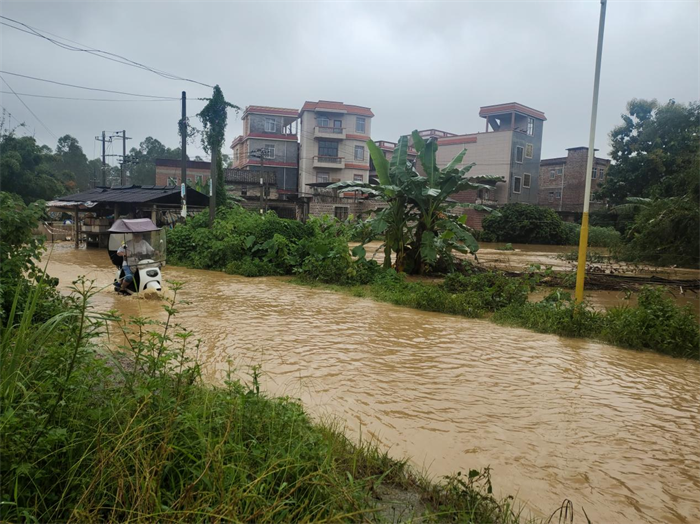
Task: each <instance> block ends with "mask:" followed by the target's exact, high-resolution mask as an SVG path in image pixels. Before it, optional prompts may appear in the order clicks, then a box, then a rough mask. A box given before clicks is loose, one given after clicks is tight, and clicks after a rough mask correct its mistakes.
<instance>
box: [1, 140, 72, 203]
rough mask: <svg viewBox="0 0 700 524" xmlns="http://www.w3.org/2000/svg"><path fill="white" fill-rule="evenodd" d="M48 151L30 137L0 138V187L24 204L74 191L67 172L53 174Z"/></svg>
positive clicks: (47, 148) (54, 170)
mask: <svg viewBox="0 0 700 524" xmlns="http://www.w3.org/2000/svg"><path fill="white" fill-rule="evenodd" d="M54 164H55V157H54V155H53V154H52V152H51V148H49V147H47V146H39V144H37V142H36V140H35V139H34V137H30V136H24V137H16V136H15V135H14V134H13V133H11V132H10V133H7V134H4V135H0V187H2V190H3V191H7V192H9V193H14V194H16V195H19V196H20V197H21V198H22V200H24V202H25V203H30V202H34V201H35V200H51V199H53V198H55V197H57V196H59V195H62V194H65V193H67V192H69V191H70V190H71V189H73V188H74V185H75V184H74V182H73V179H72V178H71V175H70V172H60V174H56V168H55V165H54Z"/></svg>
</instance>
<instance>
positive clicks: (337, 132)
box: [314, 126, 345, 140]
mask: <svg viewBox="0 0 700 524" xmlns="http://www.w3.org/2000/svg"><path fill="white" fill-rule="evenodd" d="M314 138H334V139H336V140H344V139H345V128H344V127H329V126H316V127H314Z"/></svg>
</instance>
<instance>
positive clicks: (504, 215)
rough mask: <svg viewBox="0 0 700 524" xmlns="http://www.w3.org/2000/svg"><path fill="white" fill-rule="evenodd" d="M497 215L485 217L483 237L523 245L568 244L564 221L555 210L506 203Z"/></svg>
mask: <svg viewBox="0 0 700 524" xmlns="http://www.w3.org/2000/svg"><path fill="white" fill-rule="evenodd" d="M499 211H500V213H499V214H498V215H495V214H493V215H490V216H487V217H486V218H484V221H483V227H484V237H486V238H487V239H488V240H493V241H495V242H517V243H521V244H559V245H564V244H568V243H569V238H568V237H569V235H568V233H567V230H566V227H565V226H564V222H563V221H562V219H561V218H559V215H557V214H556V212H555V211H554V210H552V209H549V208H546V207H539V206H532V205H529V204H507V205H505V206H503V207H502V208H500V209H499Z"/></svg>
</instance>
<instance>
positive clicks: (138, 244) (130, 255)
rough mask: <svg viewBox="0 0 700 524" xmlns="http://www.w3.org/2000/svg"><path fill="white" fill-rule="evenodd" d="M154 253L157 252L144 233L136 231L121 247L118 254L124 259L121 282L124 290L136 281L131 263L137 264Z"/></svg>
mask: <svg viewBox="0 0 700 524" xmlns="http://www.w3.org/2000/svg"><path fill="white" fill-rule="evenodd" d="M153 253H155V250H154V249H153V248H152V247H151V245H150V244H149V243H148V242H146V241H145V240H144V239H143V235H141V234H140V233H134V234H133V238H132V239H131V240H129V241H128V242H126V244H122V245H121V246H120V247H119V249H118V250H117V255H118V256H121V257H122V258H123V260H124V261H123V262H122V269H123V270H124V279H123V280H122V283H121V290H122V291H124V292H125V291H126V289H127V288H128V287H129V285H131V283H132V282H133V281H134V274H133V273H132V271H131V267H130V265H134V266H136V265H137V264H138V263H139V261H140V260H142V259H144V258H148V257H151V256H153Z"/></svg>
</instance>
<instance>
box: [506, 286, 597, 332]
mask: <svg viewBox="0 0 700 524" xmlns="http://www.w3.org/2000/svg"><path fill="white" fill-rule="evenodd" d="M599 318H600V313H597V312H595V311H593V310H591V309H590V308H588V307H587V306H586V305H585V304H576V303H575V302H574V301H573V300H572V298H571V295H570V294H569V293H562V292H559V291H555V292H554V293H551V294H550V295H548V296H547V297H545V298H544V299H543V300H542V301H540V302H536V303H532V302H525V303H522V304H512V305H510V306H507V307H505V308H503V309H501V310H500V311H497V312H496V313H495V314H494V316H493V320H494V321H495V322H498V323H500V324H506V325H514V326H519V327H524V328H528V329H532V330H534V331H538V332H540V333H553V334H555V335H562V336H567V337H592V336H594V335H595V334H596V332H597V329H598V327H597V324H598V322H599Z"/></svg>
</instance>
